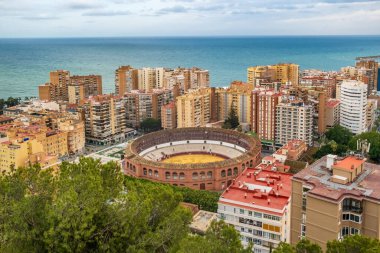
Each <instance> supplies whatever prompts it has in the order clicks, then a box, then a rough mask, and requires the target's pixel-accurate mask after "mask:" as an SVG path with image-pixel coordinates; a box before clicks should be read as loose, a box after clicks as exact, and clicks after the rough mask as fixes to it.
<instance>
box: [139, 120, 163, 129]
mask: <svg viewBox="0 0 380 253" xmlns="http://www.w3.org/2000/svg"><path fill="white" fill-rule="evenodd" d="M140 128H141V129H142V130H144V131H146V132H153V131H158V130H160V129H161V120H159V119H154V118H146V119H144V120H143V121H142V122H141V123H140Z"/></svg>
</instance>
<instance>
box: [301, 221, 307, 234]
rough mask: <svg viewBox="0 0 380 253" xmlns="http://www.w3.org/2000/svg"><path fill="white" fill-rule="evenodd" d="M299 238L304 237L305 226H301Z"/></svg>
mask: <svg viewBox="0 0 380 253" xmlns="http://www.w3.org/2000/svg"><path fill="white" fill-rule="evenodd" d="M301 236H302V237H304V236H306V225H305V224H301Z"/></svg>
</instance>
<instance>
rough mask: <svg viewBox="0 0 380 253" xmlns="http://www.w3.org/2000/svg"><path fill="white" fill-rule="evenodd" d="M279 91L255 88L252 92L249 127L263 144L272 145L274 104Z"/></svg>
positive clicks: (274, 126)
mask: <svg viewBox="0 0 380 253" xmlns="http://www.w3.org/2000/svg"><path fill="white" fill-rule="evenodd" d="M280 100H281V93H279V92H276V91H275V90H274V89H255V90H254V91H253V92H252V103H251V106H252V109H251V112H252V116H251V129H252V131H253V132H255V133H256V134H257V135H258V137H259V138H260V140H261V143H262V144H263V145H268V146H273V144H274V142H275V134H276V106H277V105H278V103H279V102H280Z"/></svg>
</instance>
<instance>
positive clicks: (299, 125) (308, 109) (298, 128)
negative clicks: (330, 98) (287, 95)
mask: <svg viewBox="0 0 380 253" xmlns="http://www.w3.org/2000/svg"><path fill="white" fill-rule="evenodd" d="M313 113H314V109H313V106H311V105H306V104H305V103H304V102H303V101H302V100H299V99H296V100H288V101H286V102H282V103H279V104H278V105H277V106H276V118H277V120H276V135H275V143H276V144H277V145H285V144H286V143H287V142H288V141H290V140H294V139H298V140H303V141H305V142H306V144H307V145H309V146H312V145H313Z"/></svg>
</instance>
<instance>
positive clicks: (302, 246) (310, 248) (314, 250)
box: [296, 239, 322, 253]
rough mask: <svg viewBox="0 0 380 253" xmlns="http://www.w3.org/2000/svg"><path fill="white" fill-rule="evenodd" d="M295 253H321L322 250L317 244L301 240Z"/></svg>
mask: <svg viewBox="0 0 380 253" xmlns="http://www.w3.org/2000/svg"><path fill="white" fill-rule="evenodd" d="M296 253H322V249H321V247H320V246H319V245H318V244H315V243H312V242H310V241H309V240H307V239H302V240H301V241H299V242H298V243H297V245H296Z"/></svg>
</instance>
